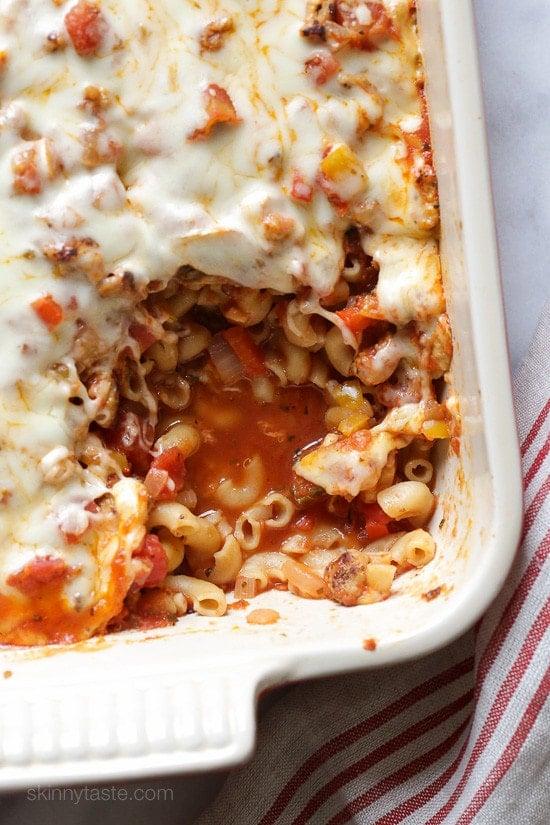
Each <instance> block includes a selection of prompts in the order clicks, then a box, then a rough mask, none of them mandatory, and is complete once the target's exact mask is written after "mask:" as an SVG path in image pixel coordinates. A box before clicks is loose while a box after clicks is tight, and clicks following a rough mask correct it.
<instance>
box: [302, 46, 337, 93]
mask: <svg viewBox="0 0 550 825" xmlns="http://www.w3.org/2000/svg"><path fill="white" fill-rule="evenodd" d="M305 67H306V74H307V76H308V77H310V78H311V80H313V82H314V83H316V84H317V86H322V85H323V84H324V83H326V82H327V80H330V78H331V77H334V75H335V74H336V73H337V72H338V71H339V69H340V64H339V63H338V61H337V60H336V58H335V57H334V56H333V55H332V54H331V52H328V51H318V52H315V53H314V54H312V55H311V57H308V59H307V60H306V62H305Z"/></svg>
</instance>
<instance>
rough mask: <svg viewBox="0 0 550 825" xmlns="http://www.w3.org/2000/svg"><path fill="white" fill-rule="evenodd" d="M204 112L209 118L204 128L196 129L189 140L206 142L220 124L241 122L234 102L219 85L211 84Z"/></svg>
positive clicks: (207, 89)
mask: <svg viewBox="0 0 550 825" xmlns="http://www.w3.org/2000/svg"><path fill="white" fill-rule="evenodd" d="M203 100H204V110H205V112H206V114H207V116H208V120H207V121H206V123H205V125H204V126H201V127H200V129H195V131H194V132H191V134H190V135H189V140H205V139H206V138H207V137H210V133H211V132H212V129H213V128H214V127H215V126H217V125H218V124H219V123H229V124H237V123H240V122H241V119H240V117H239V116H238V115H237V112H236V111H235V107H234V105H233V101H232V100H231V98H230V97H229V95H228V94H227V92H226V91H225V89H222V87H221V86H218V84H217V83H209V84H208V86H207V87H206V89H205V91H204V94H203Z"/></svg>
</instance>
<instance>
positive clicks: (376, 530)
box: [365, 521, 390, 541]
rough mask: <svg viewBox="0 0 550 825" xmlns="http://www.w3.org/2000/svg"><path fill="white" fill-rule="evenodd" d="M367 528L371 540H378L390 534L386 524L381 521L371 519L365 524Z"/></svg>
mask: <svg viewBox="0 0 550 825" xmlns="http://www.w3.org/2000/svg"><path fill="white" fill-rule="evenodd" d="M365 530H366V533H367V538H368V540H369V541H376V539H381V538H383V537H384V536H387V535H388V534H389V532H390V531H389V530H388V528H387V526H386V525H385V524H382V522H380V521H369V522H367V523H366V524H365Z"/></svg>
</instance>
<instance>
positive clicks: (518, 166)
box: [0, 0, 550, 825]
mask: <svg viewBox="0 0 550 825" xmlns="http://www.w3.org/2000/svg"><path fill="white" fill-rule="evenodd" d="M456 2H463V0H456ZM474 5H475V10H476V15H477V28H478V37H479V47H480V58H481V69H482V77H483V90H484V97H485V105H486V114H487V126H488V132H489V147H490V155H491V167H492V174H493V189H494V198H495V208H496V218H497V229H498V239H499V249H500V256H501V268H502V278H503V287H504V300H505V308H506V318H507V327H508V336H509V344H510V356H511V362H512V366H513V367H516V366H517V365H518V364H519V363H521V361H522V359H523V358H524V356H525V354H526V351H527V348H528V346H529V342H530V340H531V337H532V335H533V332H534V329H535V326H536V323H537V320H538V317H539V315H540V312H541V309H542V306H543V304H544V303H545V301H546V300H548V299H550V263H549V260H550V256H549V254H548V252H547V251H546V243H547V241H548V239H549V238H550V118H549V114H548V113H549V111H550V45H549V44H550V2H549V0H520V2H518V0H474ZM222 781H223V774H214V775H212V774H210V775H200V776H196V777H192V778H186V779H177V778H176V779H174V778H170V779H166V780H158V781H155V782H151V781H147V780H145V781H143V782H141V783H139V784H140V785H141V787H152V788H170V789H172V790H173V801H171V802H139V803H138V802H109V803H108V802H88V803H86V802H82V801H81V802H80V803H79V804H78V805H75V804H74V803H73V802H71V801H66V802H56V801H50V802H45V801H33V802H29V801H28V800H27V799H26V798H25V795H17V796H10V797H4V798H3V799H2V800H1V801H0V819H2V820H3V821H6V822H8V821H9V822H10V825H11V823H25V825H34V823H36V824H37V825H38V823H40V825H49V823H57V824H58V825H62V824H64V823H73V822H78V823H83V824H85V825H87V823H89V824H90V825H96V823H97V822H98V821H101V825H120V823H126V822H128V823H132V825H141V824H142V823H149V822H154V823H155V825H164V823H166V825H167V824H168V823H178V825H190V823H192V822H193V820H194V819H195V817H196V816H197V814H198V813H199V812H200V811H201V810H202V809H203V808H204V807H205V806H206V805H207V804H208V802H209V801H210V800H211V799H212V797H213V796H214V794H215V793H216V790H217V789H218V787H219V786H220V784H221V782H222ZM126 787H127V788H128V790H131V789H132V788H131V786H129V785H128V786H126ZM220 825H226V823H221V822H220ZM243 825H245V823H243Z"/></svg>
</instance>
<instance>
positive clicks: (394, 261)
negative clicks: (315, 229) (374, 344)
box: [363, 235, 445, 326]
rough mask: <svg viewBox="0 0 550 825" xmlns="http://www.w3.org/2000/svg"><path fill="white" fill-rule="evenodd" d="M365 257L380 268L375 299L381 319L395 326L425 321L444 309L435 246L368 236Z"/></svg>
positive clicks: (395, 238) (401, 238) (429, 243)
mask: <svg viewBox="0 0 550 825" xmlns="http://www.w3.org/2000/svg"><path fill="white" fill-rule="evenodd" d="M363 246H364V248H365V251H366V252H367V254H369V255H371V256H372V258H373V259H374V261H375V262H376V263H377V264H378V266H379V267H380V273H379V275H378V284H377V287H376V297H377V299H378V304H379V306H380V309H381V311H382V314H383V316H384V318H385V319H386V320H388V321H391V323H393V324H396V325H398V326H404V325H405V324H408V323H409V321H425V320H427V319H428V318H433V317H435V316H437V315H439V314H440V313H441V312H443V311H444V309H445V298H444V295H443V287H442V284H441V264H440V259H439V253H438V248H437V243H436V242H435V241H433V240H428V241H421V240H417V239H416V238H406V237H401V236H399V237H397V236H396V237H389V236H385V237H384V236H382V237H379V236H375V235H367V236H365V239H364V241H363Z"/></svg>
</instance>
